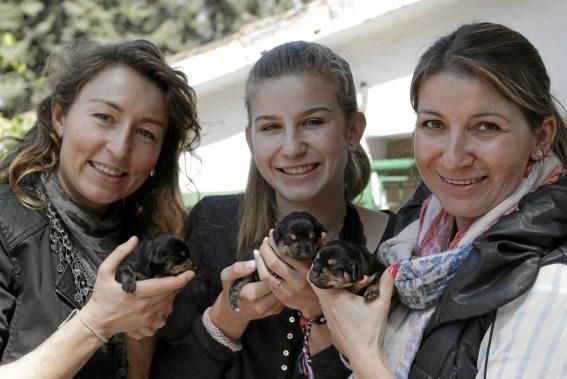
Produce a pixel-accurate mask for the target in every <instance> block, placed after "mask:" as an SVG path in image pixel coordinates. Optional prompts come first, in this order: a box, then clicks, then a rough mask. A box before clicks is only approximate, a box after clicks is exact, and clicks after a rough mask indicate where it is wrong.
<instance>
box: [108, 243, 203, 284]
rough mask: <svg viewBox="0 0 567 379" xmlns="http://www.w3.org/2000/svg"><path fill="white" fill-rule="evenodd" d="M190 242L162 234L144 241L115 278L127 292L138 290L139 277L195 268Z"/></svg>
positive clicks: (118, 270) (171, 273) (152, 276)
mask: <svg viewBox="0 0 567 379" xmlns="http://www.w3.org/2000/svg"><path fill="white" fill-rule="evenodd" d="M193 269H194V265H193V261H192V259H191V252H190V251H189V246H188V245H187V243H186V242H185V241H184V240H182V239H181V238H178V237H175V236H172V235H168V234H162V235H159V236H157V237H156V238H152V239H150V240H146V241H142V242H141V243H140V244H139V245H138V247H137V248H136V250H134V251H133V252H132V253H131V254H130V255H129V256H128V257H126V259H124V260H123V261H122V263H121V264H120V266H118V269H116V275H115V279H116V281H117V282H118V283H122V289H123V290H124V291H125V292H128V293H132V292H134V291H136V280H143V279H150V278H158V277H162V276H171V275H177V274H180V273H182V272H184V271H187V270H193Z"/></svg>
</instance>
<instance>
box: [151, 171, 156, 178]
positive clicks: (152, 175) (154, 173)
mask: <svg viewBox="0 0 567 379" xmlns="http://www.w3.org/2000/svg"><path fill="white" fill-rule="evenodd" d="M154 176H156V170H152V171H150V178H153V177H154Z"/></svg>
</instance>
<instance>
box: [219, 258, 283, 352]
mask: <svg viewBox="0 0 567 379" xmlns="http://www.w3.org/2000/svg"><path fill="white" fill-rule="evenodd" d="M254 271H256V263H255V261H245V262H236V263H234V264H233V265H232V266H229V267H226V268H225V269H224V270H223V271H222V272H221V281H222V288H223V290H222V292H221V293H220V294H219V296H218V298H217V300H216V301H215V303H214V304H213V306H212V307H211V311H210V315H209V316H210V318H211V321H212V323H213V324H214V325H215V326H216V327H217V328H219V329H220V330H221V331H222V332H223V333H224V334H225V335H226V336H227V337H228V338H230V339H231V340H232V341H234V342H238V341H239V340H240V337H241V336H242V334H243V333H244V330H246V327H247V326H248V323H249V322H250V321H251V320H255V319H261V318H265V317H268V316H271V315H274V314H278V313H280V312H281V311H282V310H283V308H284V304H282V303H281V302H280V301H279V300H278V299H277V297H275V296H274V295H273V294H272V291H271V290H270V288H269V287H267V286H266V284H264V283H263V282H252V283H248V284H246V285H245V286H244V287H243V288H242V291H241V292H240V301H239V308H240V310H239V311H238V312H237V311H235V310H233V309H232V308H231V306H230V302H229V298H228V293H229V288H230V286H231V285H232V283H233V282H234V281H235V280H236V279H239V278H242V277H245V276H247V275H250V274H252V273H253V272H254Z"/></svg>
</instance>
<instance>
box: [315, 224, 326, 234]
mask: <svg viewBox="0 0 567 379" xmlns="http://www.w3.org/2000/svg"><path fill="white" fill-rule="evenodd" d="M315 226H316V227H317V228H318V229H319V230H320V233H323V232H325V233H327V228H325V225H323V224H321V223H320V222H319V221H315Z"/></svg>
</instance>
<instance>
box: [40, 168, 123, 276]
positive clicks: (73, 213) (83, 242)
mask: <svg viewBox="0 0 567 379" xmlns="http://www.w3.org/2000/svg"><path fill="white" fill-rule="evenodd" d="M41 182H42V184H43V186H44V188H45V191H46V192H47V196H48V198H49V201H50V202H51V204H52V205H53V207H54V208H55V209H56V210H57V213H58V214H59V216H60V217H61V220H62V221H63V223H64V224H65V226H66V227H67V230H68V232H69V233H70V234H71V236H72V238H73V240H75V241H76V246H77V248H78V249H79V250H80V251H82V253H83V254H82V255H83V257H84V258H86V259H88V260H89V263H90V264H92V265H93V266H94V267H98V266H99V265H100V263H101V262H102V261H103V260H104V259H105V258H106V257H107V256H108V255H109V254H110V253H111V252H112V251H113V250H114V248H116V246H117V245H118V244H119V243H120V242H121V238H120V237H121V232H122V217H121V213H122V212H121V211H122V207H121V206H112V205H111V206H110V207H109V208H108V209H107V210H106V212H105V213H104V214H103V215H102V216H98V215H96V214H95V213H93V212H90V211H88V210H86V209H82V208H79V207H78V206H77V205H76V204H75V203H73V201H72V200H71V198H70V197H69V195H68V194H67V193H66V192H65V191H64V190H63V188H62V187H61V183H59V179H58V178H57V174H56V173H55V172H52V173H51V174H50V175H49V176H48V175H42V176H41Z"/></svg>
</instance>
